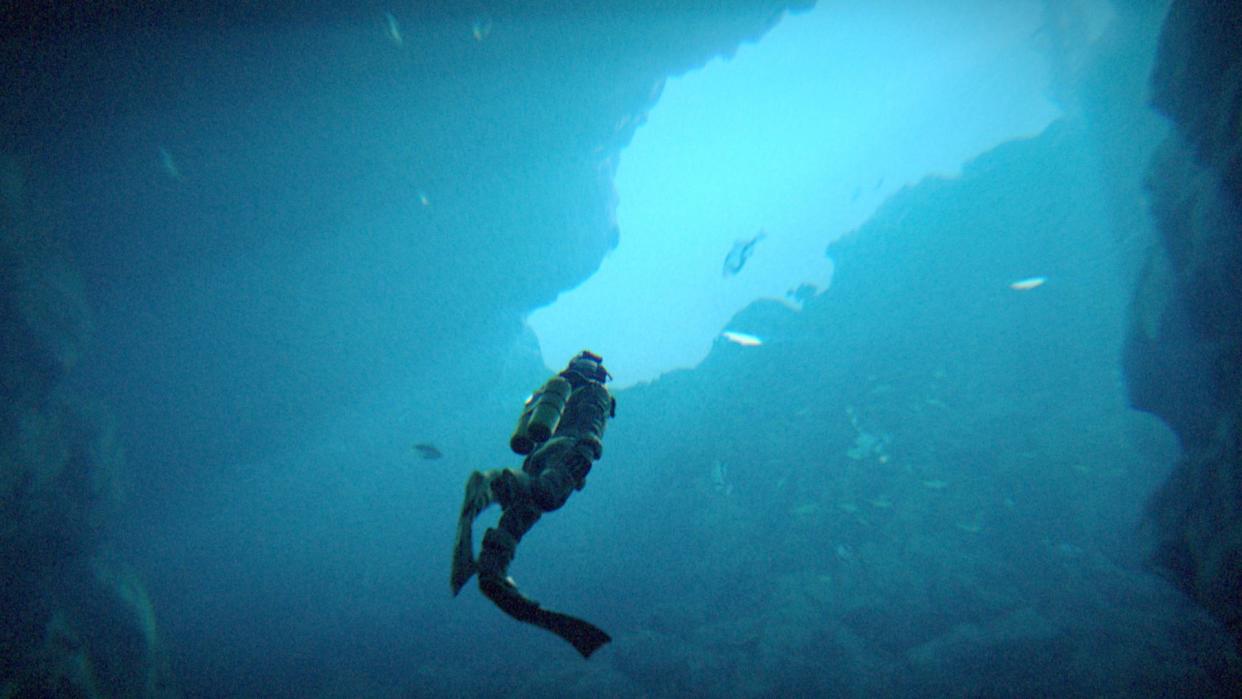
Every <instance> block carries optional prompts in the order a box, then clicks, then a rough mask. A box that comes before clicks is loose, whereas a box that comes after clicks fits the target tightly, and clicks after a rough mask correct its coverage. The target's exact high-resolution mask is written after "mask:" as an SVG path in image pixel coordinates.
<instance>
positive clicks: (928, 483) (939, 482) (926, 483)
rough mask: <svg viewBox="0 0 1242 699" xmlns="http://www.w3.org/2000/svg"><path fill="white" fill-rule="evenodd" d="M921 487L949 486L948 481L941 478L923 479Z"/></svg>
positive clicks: (940, 487) (934, 488) (940, 488)
mask: <svg viewBox="0 0 1242 699" xmlns="http://www.w3.org/2000/svg"><path fill="white" fill-rule="evenodd" d="M923 487H924V488H927V489H928V490H944V489H945V488H947V487H949V482H948V481H942V480H931V481H923Z"/></svg>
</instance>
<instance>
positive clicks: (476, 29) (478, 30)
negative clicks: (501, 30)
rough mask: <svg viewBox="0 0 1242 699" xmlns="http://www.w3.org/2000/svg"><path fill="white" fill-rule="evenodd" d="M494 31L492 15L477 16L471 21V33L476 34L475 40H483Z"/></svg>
mask: <svg viewBox="0 0 1242 699" xmlns="http://www.w3.org/2000/svg"><path fill="white" fill-rule="evenodd" d="M491 33H492V20H491V18H490V17H476V18H475V20H474V21H473V22H471V23H470V34H471V35H472V36H474V40H475V41H483V40H484V39H486V38H487V35H488V34H491Z"/></svg>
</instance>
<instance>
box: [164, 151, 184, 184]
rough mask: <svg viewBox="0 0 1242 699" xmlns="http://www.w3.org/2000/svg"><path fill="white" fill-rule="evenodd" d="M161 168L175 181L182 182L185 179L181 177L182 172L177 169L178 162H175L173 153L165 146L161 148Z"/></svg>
mask: <svg viewBox="0 0 1242 699" xmlns="http://www.w3.org/2000/svg"><path fill="white" fill-rule="evenodd" d="M160 167H162V168H164V174H166V175H168V176H169V177H171V178H172V179H174V180H177V181H178V182H180V181H181V180H182V179H184V178H183V177H182V176H181V170H179V169H177V161H175V160H173V157H172V153H169V152H168V149H167V148H165V147H164V146H160Z"/></svg>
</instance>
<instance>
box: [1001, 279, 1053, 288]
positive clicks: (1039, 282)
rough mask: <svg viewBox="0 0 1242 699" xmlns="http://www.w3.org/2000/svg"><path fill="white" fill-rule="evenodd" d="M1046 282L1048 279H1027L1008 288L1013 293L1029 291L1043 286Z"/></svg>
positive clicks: (1020, 280)
mask: <svg viewBox="0 0 1242 699" xmlns="http://www.w3.org/2000/svg"><path fill="white" fill-rule="evenodd" d="M1046 281H1048V277H1027V278H1026V279H1019V280H1018V281H1016V282H1014V283H1012V284H1010V285H1009V288H1010V289H1013V290H1014V291H1030V290H1031V289H1034V288H1036V287H1040V286H1043V285H1044V282H1046Z"/></svg>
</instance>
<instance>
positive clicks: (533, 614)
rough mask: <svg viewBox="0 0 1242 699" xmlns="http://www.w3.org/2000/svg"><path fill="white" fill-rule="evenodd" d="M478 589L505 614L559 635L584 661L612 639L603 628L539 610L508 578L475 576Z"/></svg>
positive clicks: (563, 615)
mask: <svg viewBox="0 0 1242 699" xmlns="http://www.w3.org/2000/svg"><path fill="white" fill-rule="evenodd" d="M479 589H481V590H482V591H483V594H484V595H486V596H487V598H488V599H490V600H491V601H492V602H494V603H495V604H496V606H497V607H500V609H501V611H503V612H504V613H505V614H508V615H509V616H511V617H513V618H514V619H517V620H518V621H523V622H526V623H527V624H531V625H533V626H538V627H539V628H541V629H547V630H548V631H551V632H552V633H554V634H556V635H557V636H560V637H561V638H563V639H565V640H566V641H568V642H569V643H570V645H572V646H573V647H574V648H575V649H577V651H578V652H579V653H581V654H582V657H584V658H589V657H591V654H592V653H594V652H595V651H597V650H599V648H600V646H602V645H604V644H605V643H608V642H609V641H611V640H612V637H611V636H609V635H608V634H607V633H606V632H605V631H604V630H603V629H601V628H599V627H598V626H596V625H594V624H592V623H590V622H589V621H584V620H582V619H579V618H577V617H572V616H569V615H568V614H561V613H560V612H554V611H551V610H549V609H543V608H542V607H540V606H539V603H538V602H536V601H535V600H533V599H531V598H529V597H526V596H525V595H523V594H522V593H521V592H518V589H517V586H516V585H514V584H513V581H512V580H511V579H504V580H501V579H499V578H497V577H496V576H494V575H483V576H480V577H479Z"/></svg>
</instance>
